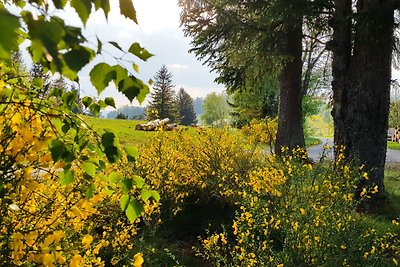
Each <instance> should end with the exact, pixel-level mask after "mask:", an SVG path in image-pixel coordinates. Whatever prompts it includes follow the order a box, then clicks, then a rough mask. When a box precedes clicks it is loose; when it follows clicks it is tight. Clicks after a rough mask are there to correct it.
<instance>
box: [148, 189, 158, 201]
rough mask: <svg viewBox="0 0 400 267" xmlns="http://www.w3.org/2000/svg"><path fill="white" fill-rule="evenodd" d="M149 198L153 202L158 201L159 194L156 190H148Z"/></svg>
mask: <svg viewBox="0 0 400 267" xmlns="http://www.w3.org/2000/svg"><path fill="white" fill-rule="evenodd" d="M150 192H151V196H152V197H153V198H154V200H155V201H157V202H159V201H160V194H159V193H158V192H157V191H156V190H150Z"/></svg>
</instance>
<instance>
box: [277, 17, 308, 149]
mask: <svg viewBox="0 0 400 267" xmlns="http://www.w3.org/2000/svg"><path fill="white" fill-rule="evenodd" d="M284 27H285V33H284V34H285V37H284V38H285V45H284V55H285V56H288V61H286V63H285V65H284V66H283V69H282V71H281V73H280V75H279V83H280V101H279V114H278V133H277V138H276V144H275V153H277V154H278V155H279V154H280V153H281V148H282V147H288V148H289V149H292V148H295V147H304V146H305V143H304V133H303V122H302V107H301V100H302V85H301V73H302V64H301V53H302V20H301V18H299V19H298V20H296V21H295V22H294V23H293V22H291V23H286V24H285V25H284Z"/></svg>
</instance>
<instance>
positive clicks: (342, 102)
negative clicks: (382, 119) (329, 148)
mask: <svg viewBox="0 0 400 267" xmlns="http://www.w3.org/2000/svg"><path fill="white" fill-rule="evenodd" d="M351 3H352V0H335V13H334V15H333V29H334V31H333V38H332V41H331V42H330V43H329V47H327V48H328V49H330V50H332V52H333V54H332V55H333V56H332V76H333V80H332V89H333V109H332V117H333V122H334V129H335V133H334V144H335V157H336V159H337V158H338V154H339V152H340V150H341V147H342V146H344V147H346V148H347V149H348V150H347V151H349V149H350V147H351V142H350V140H349V138H348V133H347V132H346V130H347V129H348V127H347V122H346V119H347V111H346V107H347V106H348V101H347V97H346V96H347V95H346V94H347V91H348V84H347V81H348V77H347V75H348V72H349V70H350V61H351V51H352V45H351V43H352V42H351V40H352V38H351V37H352V26H351V24H352V21H351V19H352V11H351Z"/></svg>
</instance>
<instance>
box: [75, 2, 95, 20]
mask: <svg viewBox="0 0 400 267" xmlns="http://www.w3.org/2000/svg"><path fill="white" fill-rule="evenodd" d="M71 7H73V8H74V9H75V11H76V13H78V16H79V18H80V19H81V20H82V22H83V25H86V22H87V20H88V18H89V15H90V12H91V7H92V4H91V0H71Z"/></svg>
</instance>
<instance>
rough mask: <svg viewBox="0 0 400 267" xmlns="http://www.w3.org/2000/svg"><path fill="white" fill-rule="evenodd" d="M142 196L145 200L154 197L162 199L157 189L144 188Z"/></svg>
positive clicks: (158, 199) (156, 199)
mask: <svg viewBox="0 0 400 267" xmlns="http://www.w3.org/2000/svg"><path fill="white" fill-rule="evenodd" d="M140 196H141V197H142V199H143V200H144V201H146V200H148V199H149V198H151V197H152V198H154V200H155V201H157V202H158V201H160V195H159V194H158V192H157V191H155V190H147V189H143V190H142V191H141V192H140Z"/></svg>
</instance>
